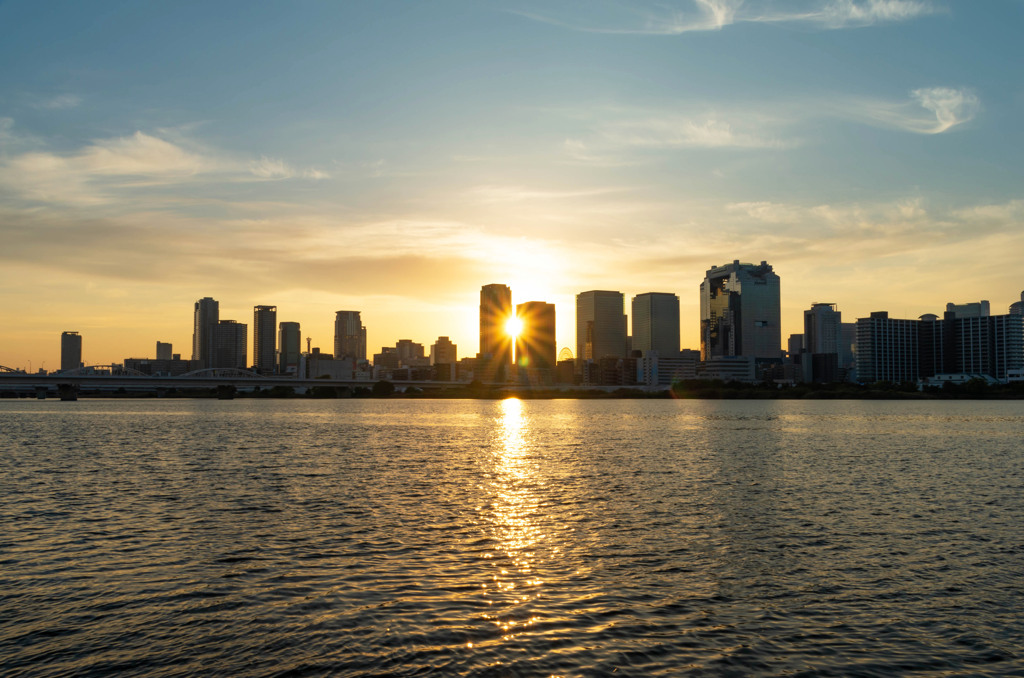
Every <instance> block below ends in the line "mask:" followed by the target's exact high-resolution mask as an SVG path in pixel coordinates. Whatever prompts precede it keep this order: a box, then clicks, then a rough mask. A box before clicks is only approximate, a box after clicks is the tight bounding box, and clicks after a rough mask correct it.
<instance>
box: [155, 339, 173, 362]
mask: <svg viewBox="0 0 1024 678" xmlns="http://www.w3.org/2000/svg"><path fill="white" fill-rule="evenodd" d="M156 359H157V360H173V359H174V346H172V345H171V344H169V343H165V342H162V341H158V342H156Z"/></svg>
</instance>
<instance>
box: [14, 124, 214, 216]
mask: <svg viewBox="0 0 1024 678" xmlns="http://www.w3.org/2000/svg"><path fill="white" fill-rule="evenodd" d="M218 168H219V165H218V162H217V161H216V160H214V159H212V158H208V157H204V156H201V155H198V154H195V153H192V152H189V151H187V150H185V149H184V148H182V147H180V146H177V145H175V144H172V143H169V142H167V141H164V140H163V139H160V138H157V137H153V136H150V135H148V134H145V133H143V132H136V133H135V134H133V135H132V136H129V137H118V138H114V139H102V140H97V141H94V142H93V143H91V144H89V145H87V146H85V147H83V148H81V149H79V150H78V151H76V152H73V153H67V154H58V153H52V152H49V151H32V152H26V153H22V154H19V155H14V156H10V157H8V158H5V159H3V160H0V187H4V188H7V189H8V190H13V191H14V192H15V193H18V194H21V195H22V196H24V197H27V198H29V199H33V200H40V201H44V202H54V203H71V204H82V205H90V204H99V203H102V202H106V201H108V200H109V199H110V193H109V190H110V189H111V188H112V187H113V186H112V183H120V184H122V185H127V184H135V185H138V184H139V183H145V184H165V183H177V182H181V181H185V180H188V179H189V178H191V177H192V176H194V175H196V174H199V173H203V172H211V171H216V170H217V169H218ZM115 179H116V180H119V181H114V182H112V181H111V180H115Z"/></svg>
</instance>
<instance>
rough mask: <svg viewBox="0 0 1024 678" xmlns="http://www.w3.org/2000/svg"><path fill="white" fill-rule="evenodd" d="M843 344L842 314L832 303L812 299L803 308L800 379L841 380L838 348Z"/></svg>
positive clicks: (815, 380) (813, 380)
mask: <svg viewBox="0 0 1024 678" xmlns="http://www.w3.org/2000/svg"><path fill="white" fill-rule="evenodd" d="M842 344H843V318H842V313H841V312H840V311H838V310H837V309H836V305H835V304H830V303H820V302H814V303H813V304H811V307H810V308H809V309H808V310H806V311H804V334H803V346H802V347H801V351H800V365H801V368H802V374H803V377H802V378H803V381H807V382H817V383H830V382H836V381H842V378H843V376H844V375H843V372H842V371H841V370H840V356H839V354H840V351H841V349H842Z"/></svg>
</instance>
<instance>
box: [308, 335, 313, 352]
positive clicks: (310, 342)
mask: <svg viewBox="0 0 1024 678" xmlns="http://www.w3.org/2000/svg"><path fill="white" fill-rule="evenodd" d="M312 343H313V337H306V353H312V352H313V349H311V348H310V347H309V345H310V344H312Z"/></svg>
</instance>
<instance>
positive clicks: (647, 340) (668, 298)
mask: <svg viewBox="0 0 1024 678" xmlns="http://www.w3.org/2000/svg"><path fill="white" fill-rule="evenodd" d="M632 337H633V342H632V343H633V346H632V349H633V350H634V351H643V353H644V355H647V353H648V352H650V351H655V352H656V353H657V354H658V355H659V356H661V357H663V358H674V357H675V356H677V355H678V354H679V297H678V296H676V295H675V294H672V293H670V292H647V293H645V294H638V295H636V296H635V297H633V335H632Z"/></svg>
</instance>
